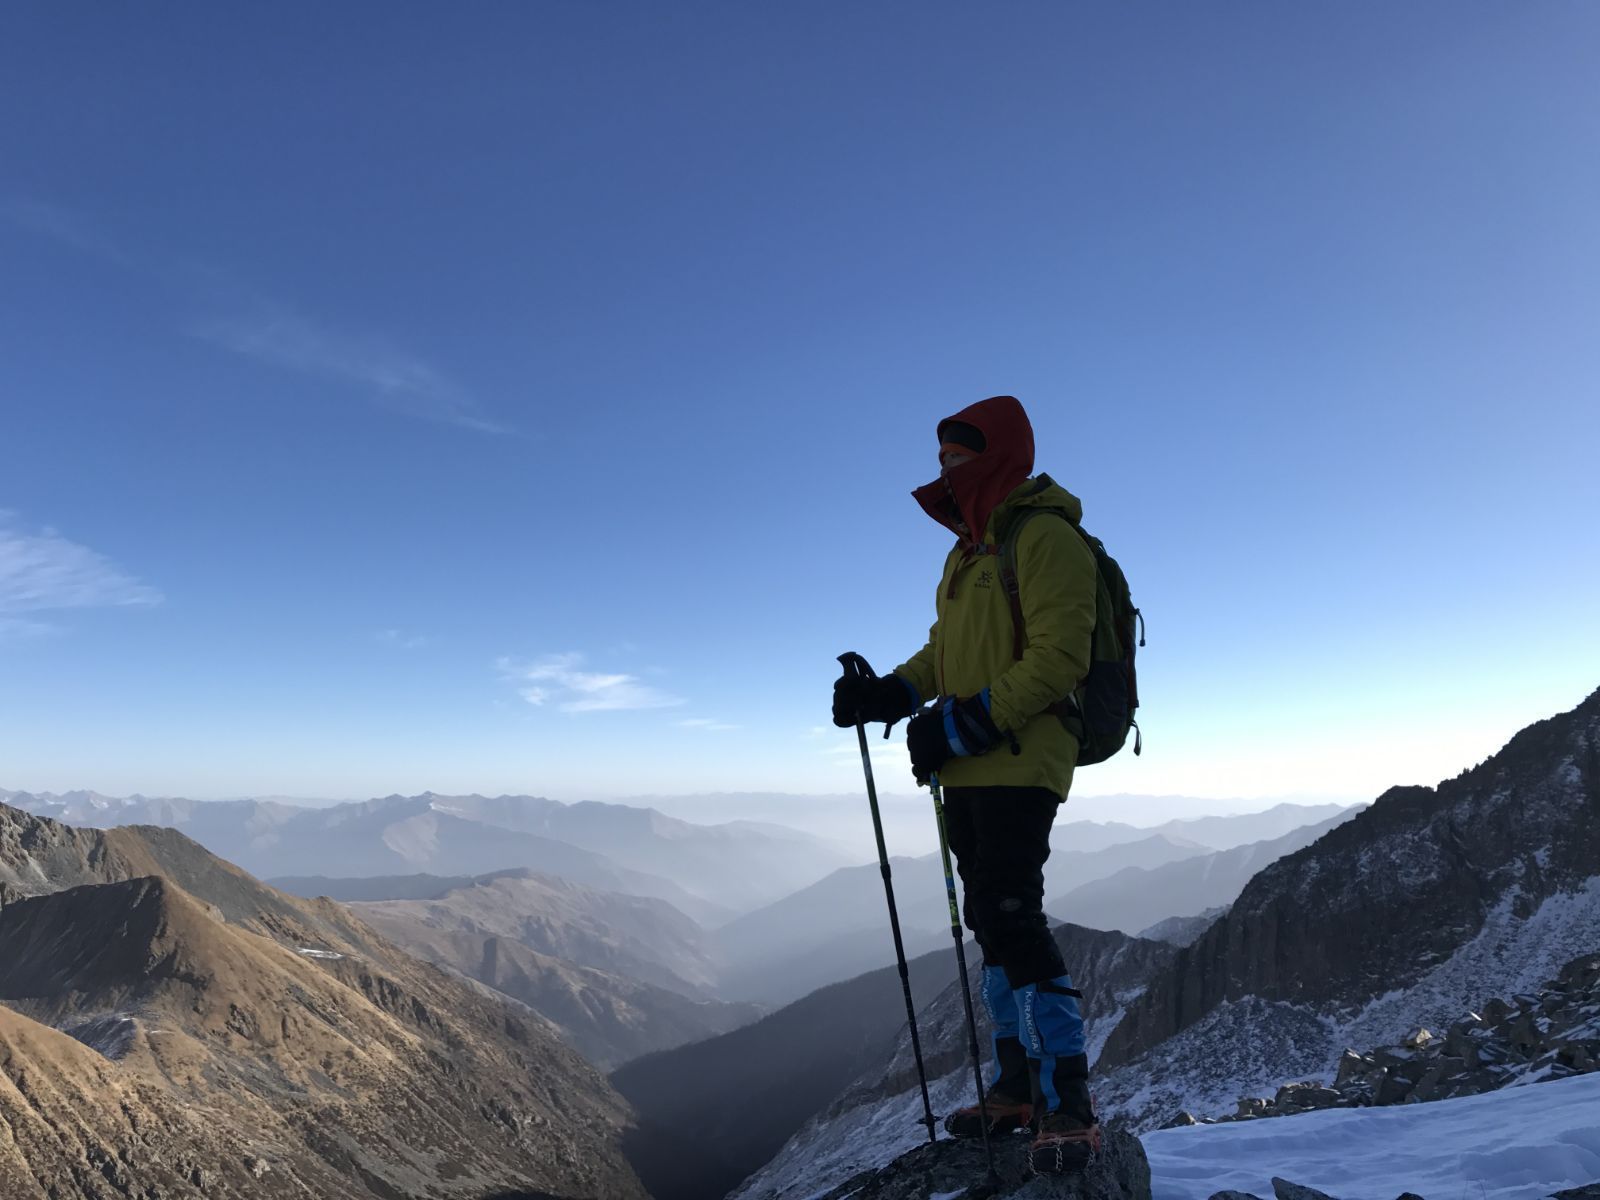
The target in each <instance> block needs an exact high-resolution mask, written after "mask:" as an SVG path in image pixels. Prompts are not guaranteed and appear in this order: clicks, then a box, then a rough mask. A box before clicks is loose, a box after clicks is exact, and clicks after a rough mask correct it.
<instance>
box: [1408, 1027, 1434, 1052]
mask: <svg viewBox="0 0 1600 1200" xmlns="http://www.w3.org/2000/svg"><path fill="white" fill-rule="evenodd" d="M1433 1040H1434V1038H1433V1034H1432V1033H1430V1032H1429V1031H1428V1030H1426V1029H1424V1028H1423V1027H1422V1026H1420V1025H1418V1026H1417V1027H1416V1028H1415V1029H1413V1030H1412V1031H1411V1032H1410V1033H1408V1034H1406V1035H1405V1037H1403V1038H1401V1039H1400V1044H1401V1045H1402V1046H1404V1047H1406V1049H1408V1050H1421V1049H1422V1048H1423V1047H1424V1046H1426V1045H1427V1044H1428V1043H1429V1042H1431V1041H1433Z"/></svg>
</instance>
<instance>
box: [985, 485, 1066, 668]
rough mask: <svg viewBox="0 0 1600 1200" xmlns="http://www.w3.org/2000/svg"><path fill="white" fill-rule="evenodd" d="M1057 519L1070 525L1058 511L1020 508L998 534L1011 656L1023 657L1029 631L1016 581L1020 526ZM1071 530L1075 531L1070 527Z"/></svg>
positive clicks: (1020, 591) (1019, 588)
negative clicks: (1008, 608) (1008, 609)
mask: <svg viewBox="0 0 1600 1200" xmlns="http://www.w3.org/2000/svg"><path fill="white" fill-rule="evenodd" d="M1046 514H1047V515H1050V516H1054V517H1059V518H1060V519H1061V520H1063V521H1066V522H1067V523H1068V524H1069V525H1071V524H1072V519H1071V518H1070V517H1068V516H1067V514H1066V513H1064V512H1062V511H1061V510H1060V509H1055V508H1032V507H1028V508H1022V509H1019V510H1018V511H1017V512H1016V513H1015V514H1013V516H1012V517H1011V519H1010V520H1009V521H1007V522H1006V527H1005V528H1004V529H1003V530H1001V531H999V532H1000V542H999V545H998V546H997V547H996V548H995V554H996V555H997V556H998V558H999V559H1000V586H1001V587H1002V588H1004V589H1005V593H1006V603H1007V604H1009V605H1010V606H1011V657H1012V658H1015V659H1021V658H1022V650H1023V647H1024V646H1025V645H1026V644H1027V640H1028V632H1027V629H1026V626H1025V622H1024V621H1023V617H1022V587H1021V585H1020V584H1019V583H1018V582H1017V539H1018V538H1020V537H1021V536H1022V527H1023V526H1024V525H1026V524H1027V523H1028V522H1029V521H1031V520H1032V519H1033V518H1034V517H1037V516H1041V515H1046ZM1073 528H1075V529H1076V528H1077V526H1076V525H1073Z"/></svg>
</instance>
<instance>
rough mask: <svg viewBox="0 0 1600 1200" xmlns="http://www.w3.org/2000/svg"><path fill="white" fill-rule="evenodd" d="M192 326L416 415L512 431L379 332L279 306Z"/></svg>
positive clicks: (236, 349)
mask: <svg viewBox="0 0 1600 1200" xmlns="http://www.w3.org/2000/svg"><path fill="white" fill-rule="evenodd" d="M192 332H193V333H194V335H195V336H196V337H199V338H201V339H202V340H204V341H208V342H210V343H212V344H213V345H216V346H220V347H222V348H223V349H224V350H228V351H231V352H232V353H234V354H239V355H243V356H244V357H246V358H252V359H255V360H256V361H258V362H264V363H267V364H269V365H271V366H275V367H280V368H283V369H285V370H290V371H299V372H301V373H303V374H307V375H316V376H320V377H322V378H325V379H334V380H338V381H340V382H344V383H353V384H357V385H359V386H361V387H363V388H367V389H370V390H371V391H374V392H376V393H377V394H378V397H379V399H380V401H381V402H382V403H383V404H384V406H385V407H388V408H390V409H393V410H395V411H398V412H403V413H406V414H407V415H410V416H413V417H420V418H422V419H424V420H429V421H437V422H439V423H441V424H445V425H456V426H459V427H460V428H463V429H470V430H472V431H474V432H476V433H491V434H505V433H510V432H512V430H511V429H510V427H508V426H506V425H502V424H500V423H499V422H497V421H494V420H491V419H490V418H489V417H487V416H485V415H484V414H483V412H482V411H481V409H480V408H479V406H478V404H477V402H476V401H474V400H473V399H472V397H471V396H469V395H468V394H467V393H466V391H465V389H463V388H462V387H461V386H460V385H459V384H457V383H456V382H455V381H454V380H451V379H449V378H447V377H446V376H445V375H443V374H441V373H440V372H439V371H437V370H436V369H434V368H433V367H431V366H429V365H428V364H427V363H425V362H423V361H422V360H421V359H418V358H415V357H413V356H412V355H409V354H407V353H405V352H404V351H402V350H399V349H396V348H395V347H393V346H391V345H389V344H388V343H386V342H384V341H382V340H381V339H377V338H361V337H353V336H350V335H347V334H342V333H337V332H334V331H332V330H329V329H325V328H323V327H321V326H319V325H316V324H314V323H312V322H311V321H308V320H306V319H305V318H304V317H301V316H299V315H297V314H295V313H291V312H286V311H281V310H280V311H276V312H271V313H262V314H257V315H254V316H249V317H232V318H227V319H218V320H210V321H203V322H200V323H198V324H196V325H195V326H193V328H192Z"/></svg>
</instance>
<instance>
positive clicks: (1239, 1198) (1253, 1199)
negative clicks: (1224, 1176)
mask: <svg viewBox="0 0 1600 1200" xmlns="http://www.w3.org/2000/svg"><path fill="white" fill-rule="evenodd" d="M1207 1200H1261V1197H1260V1196H1257V1195H1254V1194H1253V1193H1251V1192H1232V1191H1229V1192H1213V1193H1211V1195H1210V1196H1209V1197H1208V1198H1207Z"/></svg>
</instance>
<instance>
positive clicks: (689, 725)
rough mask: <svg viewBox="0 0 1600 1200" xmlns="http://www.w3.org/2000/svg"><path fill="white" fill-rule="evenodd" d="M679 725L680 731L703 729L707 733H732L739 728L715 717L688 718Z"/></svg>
mask: <svg viewBox="0 0 1600 1200" xmlns="http://www.w3.org/2000/svg"><path fill="white" fill-rule="evenodd" d="M677 724H678V728H680V729H703V730H705V731H706V732H707V733H730V732H732V731H733V730H735V729H738V728H739V726H737V725H730V724H728V723H727V722H726V721H719V720H717V719H716V718H715V717H686V718H685V719H683V720H682V721H679V722H678V723H677Z"/></svg>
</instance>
